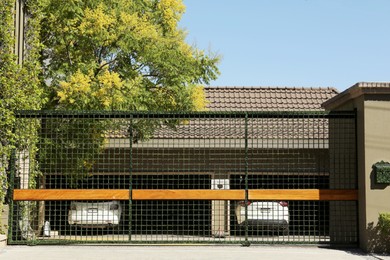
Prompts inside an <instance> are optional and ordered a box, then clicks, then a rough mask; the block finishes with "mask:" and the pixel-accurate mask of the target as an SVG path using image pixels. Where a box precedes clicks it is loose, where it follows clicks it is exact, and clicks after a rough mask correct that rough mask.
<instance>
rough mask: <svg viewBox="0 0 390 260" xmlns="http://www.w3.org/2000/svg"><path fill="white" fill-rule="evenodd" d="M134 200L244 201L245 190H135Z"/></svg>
mask: <svg viewBox="0 0 390 260" xmlns="http://www.w3.org/2000/svg"><path fill="white" fill-rule="evenodd" d="M133 199H134V200H244V199H245V191H244V190H133Z"/></svg>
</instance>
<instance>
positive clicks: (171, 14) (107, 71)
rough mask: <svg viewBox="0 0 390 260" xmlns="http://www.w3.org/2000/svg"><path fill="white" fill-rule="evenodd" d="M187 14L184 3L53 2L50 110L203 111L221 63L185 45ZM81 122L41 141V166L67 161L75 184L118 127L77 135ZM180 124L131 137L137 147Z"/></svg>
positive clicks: (48, 22) (148, 125) (57, 124)
mask: <svg viewBox="0 0 390 260" xmlns="http://www.w3.org/2000/svg"><path fill="white" fill-rule="evenodd" d="M184 10H185V8H184V5H183V3H182V1H181V0H159V1H157V0H145V1H138V0H132V1H129V0H90V1H82V0H66V1H65V0H46V5H45V6H44V8H43V12H44V14H45V16H44V19H43V20H42V31H41V38H42V43H43V45H44V49H43V55H42V57H41V59H42V64H43V65H44V66H43V75H44V79H45V82H46V83H47V86H46V89H47V90H48V91H47V96H48V97H49V102H48V103H47V104H46V106H45V107H46V108H47V109H57V110H128V111H192V110H197V111H199V110H203V109H204V108H205V106H206V100H205V96H204V92H203V88H202V87H200V86H199V84H202V83H209V82H210V81H211V80H213V79H215V78H216V76H217V75H218V73H219V72H218V69H217V66H216V65H217V62H218V57H217V56H213V55H206V54H204V52H202V51H200V50H198V49H196V48H195V47H192V46H190V45H188V44H187V43H186V42H185V32H184V31H183V30H181V29H179V28H178V21H179V20H180V18H181V15H182V14H183V12H184ZM46 123H47V122H45V124H46ZM65 123H66V124H65ZM79 123H80V122H79V121H77V120H68V121H67V122H64V121H63V120H57V121H55V120H54V121H51V122H50V124H51V129H52V131H55V134H54V135H45V134H42V135H41V143H42V144H44V146H43V147H42V148H41V152H40V158H41V160H42V162H44V163H47V164H57V165H58V164H59V163H60V161H61V163H64V162H66V163H65V164H66V165H67V166H66V167H65V168H64V170H63V171H62V173H63V174H65V175H66V176H68V178H69V180H70V183H71V184H72V185H75V184H76V183H77V181H78V180H79V178H83V176H84V177H85V176H88V173H89V172H90V171H91V169H90V168H91V165H93V158H94V157H96V155H97V154H98V153H99V152H100V151H101V150H102V146H103V145H104V138H102V136H104V131H105V130H106V129H107V127H110V128H116V127H118V126H115V124H113V123H112V122H111V123H110V124H108V125H107V124H106V123H104V124H102V122H101V121H98V120H95V121H85V122H83V123H84V124H88V126H87V129H88V131H83V132H82V133H77V131H80V127H81V126H80V125H79ZM117 123H118V124H119V122H117ZM178 123H180V122H179V121H178V120H171V121H158V120H154V121H146V120H133V122H132V124H131V126H130V125H128V126H127V128H128V129H127V131H129V132H131V133H132V134H133V137H134V139H133V140H134V141H138V140H142V139H147V138H150V137H151V136H152V135H153V131H154V129H156V128H157V127H159V126H161V125H162V124H165V125H169V126H172V127H174V126H175V125H177V124H178ZM83 127H85V126H83ZM79 135H82V136H79ZM64 137H66V140H65V138H64ZM96 137H98V138H96ZM80 140H88V142H89V144H86V143H84V142H83V141H80ZM48 151H50V153H48ZM81 151H82V152H81ZM76 157H77V158H76ZM53 158H56V159H54V160H53ZM53 166H54V165H53Z"/></svg>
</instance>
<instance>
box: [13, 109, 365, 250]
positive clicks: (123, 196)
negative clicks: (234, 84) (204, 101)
mask: <svg viewBox="0 0 390 260" xmlns="http://www.w3.org/2000/svg"><path fill="white" fill-rule="evenodd" d="M17 118H18V119H17V127H16V128H15V132H16V133H18V132H24V133H25V132H26V131H30V132H31V136H32V137H33V138H31V141H30V142H27V143H26V144H24V145H18V144H16V148H15V150H14V153H13V156H12V161H11V164H10V165H11V167H10V178H11V184H12V185H11V190H10V194H11V195H12V200H11V204H10V209H12V210H10V225H9V238H8V243H9V244H53V243H55V244H58V243H158V244H161V243H209V244H210V243H211V244H215V243H239V244H244V245H249V244H254V243H299V244H308V243H315V244H318V243H325V244H349V245H351V244H352V245H353V244H356V243H357V239H358V234H357V176H356V130H355V128H356V127H355V113H353V112H337V113H323V112H305V113H297V112H294V113H293V112H273V113H271V112H237V113H235V112H226V113H221V112H218V113H187V114H180V113H127V112H104V113H103V112H100V113H91V112H58V111H30V112H29V111H21V112H18V114H17Z"/></svg>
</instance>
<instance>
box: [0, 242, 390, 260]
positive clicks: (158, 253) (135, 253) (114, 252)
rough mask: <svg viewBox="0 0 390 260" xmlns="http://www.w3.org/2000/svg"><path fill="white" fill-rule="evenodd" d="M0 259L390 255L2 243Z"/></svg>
mask: <svg viewBox="0 0 390 260" xmlns="http://www.w3.org/2000/svg"><path fill="white" fill-rule="evenodd" d="M0 259H7V260H14V259H15V260H20V259H29V260H34V259H39V260H45V259H50V260H51V259H56V260H61V259H64V260H65V259H66V260H69V259H72V260H77V259H82V260H89V259H91V260H92V259H93V260H99V259H102V260H103V259H104V260H107V259H110V260H116V259H137V260H141V259H159V260H165V259H167V260H168V259H169V260H174V259H223V260H230V259H275V260H279V259H280V260H286V259H287V260H306V259H307V260H309V259H310V260H313V259H315V260H325V259H331V260H338V259H340V260H341V259H373V260H376V259H385V260H390V256H379V255H369V254H365V253H363V252H362V251H360V250H359V249H329V248H320V247H316V246H280V245H278V246H251V247H241V246H112V245H109V246H106V245H94V246H87V245H78V246H3V247H0Z"/></svg>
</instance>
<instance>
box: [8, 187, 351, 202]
mask: <svg viewBox="0 0 390 260" xmlns="http://www.w3.org/2000/svg"><path fill="white" fill-rule="evenodd" d="M132 198H133V200H243V199H245V191H244V190H133V193H132ZM248 198H249V200H357V199H358V194H357V190H318V189H308V190H249V194H248ZM128 199H129V190H103V189H87V190H86V189H71V190H67V189H40V190H26V189H15V190H14V200H15V201H23V200H25V201H48V200H128Z"/></svg>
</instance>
